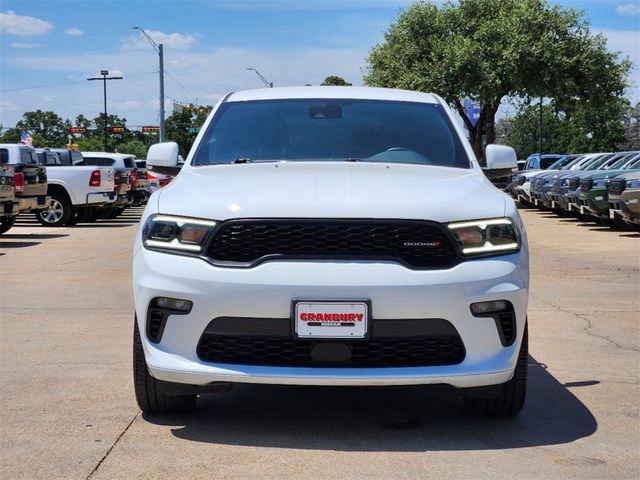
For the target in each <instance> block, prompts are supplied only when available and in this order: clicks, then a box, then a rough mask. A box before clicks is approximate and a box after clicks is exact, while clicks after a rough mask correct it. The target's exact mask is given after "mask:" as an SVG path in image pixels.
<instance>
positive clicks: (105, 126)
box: [87, 70, 122, 152]
mask: <svg viewBox="0 0 640 480" xmlns="http://www.w3.org/2000/svg"><path fill="white" fill-rule="evenodd" d="M100 75H102V77H93V78H87V80H89V81H92V80H102V82H103V86H104V151H105V152H106V151H107V148H108V146H107V140H108V138H109V131H108V127H107V80H122V77H107V75H109V70H100Z"/></svg>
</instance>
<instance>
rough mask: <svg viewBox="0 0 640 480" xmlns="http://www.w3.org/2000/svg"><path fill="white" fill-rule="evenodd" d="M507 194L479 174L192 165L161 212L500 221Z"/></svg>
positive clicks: (363, 166)
mask: <svg viewBox="0 0 640 480" xmlns="http://www.w3.org/2000/svg"><path fill="white" fill-rule="evenodd" d="M506 199H507V196H506V194H504V193H502V192H500V191H499V190H498V189H496V188H495V187H494V186H493V185H492V184H491V182H489V180H487V178H486V177H485V176H484V174H483V173H482V172H481V171H479V170H473V169H469V170H467V169H459V168H446V167H431V166H424V165H406V164H402V165H398V164H382V163H366V162H363V163H350V162H340V163H338V162H330V163H329V162H279V163H262V164H260V163H253V164H237V165H215V166H206V167H187V168H183V170H182V172H180V174H179V175H178V176H177V177H176V178H175V179H174V180H173V182H172V183H171V184H170V185H168V186H167V187H165V188H164V189H163V190H162V193H161V195H160V198H159V203H158V208H159V212H160V213H166V214H174V215H185V216H192V217H201V218H210V219H215V220H228V219H231V218H252V217H253V218H277V217H293V218H295V217H298V218H305V217H310V218H402V219H424V220H435V221H440V222H448V221H456V220H469V219H474V218H489V217H500V216H503V215H504V214H505V207H506Z"/></svg>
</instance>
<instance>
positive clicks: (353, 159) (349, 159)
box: [342, 158, 364, 162]
mask: <svg viewBox="0 0 640 480" xmlns="http://www.w3.org/2000/svg"><path fill="white" fill-rule="evenodd" d="M342 161H343V162H364V160H363V159H361V158H344V159H343V160H342Z"/></svg>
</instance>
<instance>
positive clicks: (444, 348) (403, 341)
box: [198, 333, 465, 367]
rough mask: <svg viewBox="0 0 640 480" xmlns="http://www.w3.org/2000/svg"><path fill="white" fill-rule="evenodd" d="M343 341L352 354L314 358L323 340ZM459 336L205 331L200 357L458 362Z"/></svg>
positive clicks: (268, 361) (293, 363)
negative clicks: (328, 336) (313, 336)
mask: <svg viewBox="0 0 640 480" xmlns="http://www.w3.org/2000/svg"><path fill="white" fill-rule="evenodd" d="M323 343H324V344H333V345H335V344H336V343H339V344H341V345H344V347H345V348H346V349H348V351H349V352H350V356H349V358H347V359H345V360H342V361H337V362H331V361H320V360H317V359H315V358H314V356H313V354H312V351H313V350H314V348H315V347H317V345H320V344H323ZM464 356H465V350H464V346H463V345H462V340H461V339H460V337H459V336H434V337H413V338H380V339H371V340H357V341H348V342H337V341H336V340H331V341H317V342H313V341H308V340H295V339H292V338H282V337H261V336H237V335H236V336H227V335H216V334H209V333H205V334H203V336H202V338H201V339H200V343H199V344H198V357H200V359H202V360H204V361H205V362H213V363H232V364H241V365H271V366H290V367H314V366H315V367H326V366H335V367H401V366H402V367H407V366H434V365H455V364H458V363H460V362H462V360H464Z"/></svg>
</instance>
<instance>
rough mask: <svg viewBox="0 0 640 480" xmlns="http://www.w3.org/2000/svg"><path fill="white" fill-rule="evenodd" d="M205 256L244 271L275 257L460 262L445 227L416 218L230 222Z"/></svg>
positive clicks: (429, 265)
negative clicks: (416, 219) (415, 219)
mask: <svg viewBox="0 0 640 480" xmlns="http://www.w3.org/2000/svg"><path fill="white" fill-rule="evenodd" d="M206 255H207V256H208V257H209V258H210V259H211V261H213V262H214V263H216V264H222V265H226V266H239V267H248V266H253V265H255V264H257V263H260V262H262V261H265V260H269V259H274V258H287V259H291V258H293V259H295V258H304V259H307V258H325V259H335V260H364V259H370V260H390V261H396V262H400V263H403V264H404V265H406V266H408V267H410V268H416V269H437V268H450V267H452V266H453V265H455V264H456V263H458V261H459V257H458V252H457V249H456V246H455V244H454V240H453V239H452V237H451V234H450V233H449V232H448V231H447V229H446V227H445V226H444V225H441V224H438V223H435V222H427V221H413V220H351V219H350V220H289V219H287V220H285V219H282V220H280V219H273V220H230V221H228V222H225V223H223V224H221V225H220V226H219V227H218V228H217V229H216V231H215V232H214V234H213V238H212V239H211V240H210V243H209V246H208V247H207V249H206Z"/></svg>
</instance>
